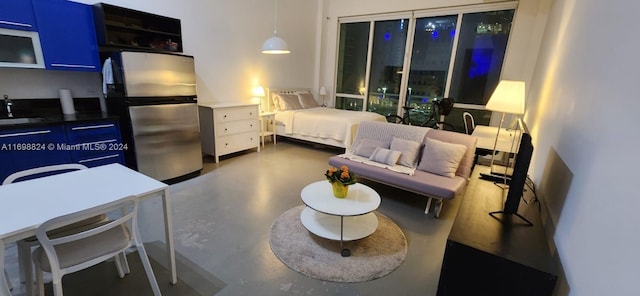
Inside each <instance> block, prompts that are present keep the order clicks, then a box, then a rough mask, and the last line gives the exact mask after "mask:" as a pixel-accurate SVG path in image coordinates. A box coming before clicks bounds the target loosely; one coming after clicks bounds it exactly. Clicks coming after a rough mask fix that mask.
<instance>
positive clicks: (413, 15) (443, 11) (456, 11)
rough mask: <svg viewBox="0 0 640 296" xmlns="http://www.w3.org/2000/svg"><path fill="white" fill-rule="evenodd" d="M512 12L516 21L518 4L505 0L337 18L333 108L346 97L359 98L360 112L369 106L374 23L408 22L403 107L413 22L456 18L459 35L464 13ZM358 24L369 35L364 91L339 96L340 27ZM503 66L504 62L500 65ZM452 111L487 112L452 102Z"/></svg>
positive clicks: (451, 64)
mask: <svg viewBox="0 0 640 296" xmlns="http://www.w3.org/2000/svg"><path fill="white" fill-rule="evenodd" d="M509 9H513V10H514V16H513V20H515V19H516V16H517V12H518V1H507V2H499V3H489V4H474V5H464V6H455V7H442V8H433V9H421V10H420V9H419V10H410V11H401V12H392V13H381V14H371V15H360V16H345V17H339V18H338V26H337V28H338V32H337V33H338V34H336V36H337V42H336V50H335V61H336V63H335V65H334V71H333V73H334V77H333V82H334V91H333V93H334V98H333V102H334V107H336V100H337V98H338V97H346V98H352V99H360V100H362V106H363V107H362V110H360V111H365V110H366V108H367V106H368V96H369V83H370V79H371V61H372V55H373V52H372V49H373V41H374V40H373V37H374V32H375V22H376V21H388V20H399V19H403V18H408V19H409V23H408V26H407V30H409V31H408V32H407V41H406V43H405V53H404V61H403V75H402V79H401V87H400V92H399V94H398V95H399V102H398V104H399V106H401V105H402V104H404V101H405V100H406V87H407V85H408V82H409V75H408V74H409V73H410V71H411V59H412V58H413V57H412V55H413V52H412V48H413V43H414V38H415V26H416V21H417V19H419V18H424V17H438V16H444V15H457V23H456V32H460V28H461V26H462V19H463V16H464V14H467V13H482V12H490V11H499V10H509ZM361 22H369V36H368V38H369V39H368V46H367V58H366V63H367V64H366V68H365V69H366V70H365V77H364V92H363V94H360V95H354V94H347V93H338V92H336V91H335V88H336V85H335V82H336V79H337V77H338V65H337V61H339V60H340V52H339V48H340V28H341V26H342V25H343V24H349V23H361ZM459 38H460V34H458V33H457V34H456V35H455V37H454V43H453V47H452V51H451V59H450V60H449V68H448V71H447V80H446V83H445V90H444V97H448V96H449V93H450V90H451V81H452V76H453V70H454V69H453V67H454V65H455V62H456V55H457V49H458V43H459ZM511 40H512V38H511V36H510V38H509V40H508V41H507V47H506V48H505V54H504V56H505V58H504V59H505V60H506V59H507V57H508V55H509V48H510V43H511ZM502 67H504V63H503V65H502ZM502 70H503V69H501V70H500V79H502V72H503V71H502ZM454 108H460V109H471V110H487V109H486V108H485V105H476V104H465V103H455V104H454ZM397 113H398V114H399V115H401V108H398V110H397Z"/></svg>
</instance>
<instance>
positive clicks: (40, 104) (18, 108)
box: [0, 98, 119, 130]
mask: <svg viewBox="0 0 640 296" xmlns="http://www.w3.org/2000/svg"><path fill="white" fill-rule="evenodd" d="M0 101H1V100H0ZM12 101H13V118H35V119H36V122H29V123H15V124H6V123H5V124H1V123H0V130H6V129H14V128H25V127H42V126H49V125H54V124H65V123H74V122H86V121H95V120H118V119H119V117H118V116H116V115H111V114H107V113H104V112H101V111H100V103H99V100H98V99H97V98H74V105H75V109H76V111H77V113H76V114H73V115H65V114H62V108H61V107H60V101H59V99H23V100H15V99H14V100H12ZM4 109H5V108H4V104H2V106H1V107H0V122H1V121H2V119H8V118H9V117H7V114H6V110H4Z"/></svg>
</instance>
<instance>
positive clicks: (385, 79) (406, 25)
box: [335, 2, 515, 130]
mask: <svg viewBox="0 0 640 296" xmlns="http://www.w3.org/2000/svg"><path fill="white" fill-rule="evenodd" d="M456 9H457V8H456ZM456 9H453V8H452V9H451V11H447V10H438V11H437V12H436V11H420V12H417V11H416V12H413V13H410V14H405V15H408V17H396V18H393V17H389V16H372V17H371V20H369V21H365V20H363V17H358V18H357V19H355V20H351V19H349V18H341V19H340V36H339V38H340V40H339V51H338V66H337V73H336V102H335V103H336V104H335V106H336V108H342V109H351V110H368V111H372V112H376V113H380V114H382V115H388V114H397V115H400V116H402V115H403V112H404V111H403V110H404V108H402V107H407V108H406V109H411V111H410V118H411V122H412V124H419V123H421V122H423V121H424V120H425V119H427V118H428V117H429V116H430V115H431V112H432V110H433V108H432V106H433V102H434V101H435V100H440V99H442V98H452V99H453V100H454V102H455V105H454V110H453V111H452V112H451V114H450V115H449V116H448V117H447V119H446V121H447V122H449V123H451V124H453V125H454V126H456V127H457V128H459V129H461V130H464V126H463V124H462V112H463V111H471V112H472V113H473V114H474V115H476V116H475V117H476V121H477V123H480V124H488V122H489V119H490V112H489V111H486V110H485V109H484V105H485V104H486V102H487V100H488V99H489V96H490V95H491V92H492V91H493V89H494V88H495V86H496V85H497V84H498V81H499V79H500V73H501V70H502V63H503V60H504V56H505V52H506V48H507V41H508V39H509V33H510V31H511V22H512V20H513V16H514V11H515V3H513V2H510V3H504V4H499V5H490V6H486V5H481V6H477V7H465V8H463V10H464V11H463V12H456V11H455V10H456ZM457 10H460V9H457ZM405 49H407V50H410V51H409V52H406V53H405Z"/></svg>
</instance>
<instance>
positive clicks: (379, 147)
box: [329, 121, 477, 218]
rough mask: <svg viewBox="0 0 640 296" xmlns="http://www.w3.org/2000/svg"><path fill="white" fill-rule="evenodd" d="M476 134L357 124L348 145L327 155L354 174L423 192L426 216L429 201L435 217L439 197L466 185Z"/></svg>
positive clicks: (439, 207)
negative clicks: (350, 143) (345, 148)
mask: <svg viewBox="0 0 640 296" xmlns="http://www.w3.org/2000/svg"><path fill="white" fill-rule="evenodd" d="M476 141H477V139H476V137H475V136H471V135H467V134H462V133H456V132H450V131H443V130H436V129H430V128H424V127H417V126H410V125H402V124H395V123H386V122H374V121H365V122H361V123H360V125H359V127H358V132H357V134H356V137H355V139H354V141H353V145H352V146H351V147H349V148H347V150H346V152H345V153H344V154H341V155H336V156H332V157H331V158H329V165H331V166H334V167H340V166H343V165H346V166H348V167H349V169H350V170H351V171H352V172H354V173H355V174H356V175H357V176H358V177H360V178H365V179H369V180H372V181H375V182H378V183H382V184H386V185H390V186H393V187H397V188H400V189H403V190H406V191H410V192H414V193H417V194H420V195H424V196H425V197H427V198H428V200H427V206H426V208H425V214H428V213H429V211H430V207H431V202H432V200H433V199H435V200H436V203H435V205H434V212H435V217H436V218H437V217H438V216H439V215H440V211H441V210H442V204H443V201H444V200H446V199H452V198H454V197H455V196H456V195H457V194H461V193H462V192H463V191H464V188H465V187H466V184H467V181H468V179H469V175H470V174H471V168H472V166H473V161H474V154H475V150H476Z"/></svg>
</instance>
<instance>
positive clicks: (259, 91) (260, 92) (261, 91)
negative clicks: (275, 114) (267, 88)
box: [251, 86, 265, 98]
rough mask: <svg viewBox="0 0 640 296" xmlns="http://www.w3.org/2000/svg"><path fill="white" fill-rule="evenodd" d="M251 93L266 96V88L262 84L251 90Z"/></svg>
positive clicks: (260, 96)
mask: <svg viewBox="0 0 640 296" xmlns="http://www.w3.org/2000/svg"><path fill="white" fill-rule="evenodd" d="M251 94H252V95H253V96H254V97H258V98H262V97H264V96H265V93H264V88H263V87H262V86H256V87H254V88H253V89H252V90H251Z"/></svg>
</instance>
